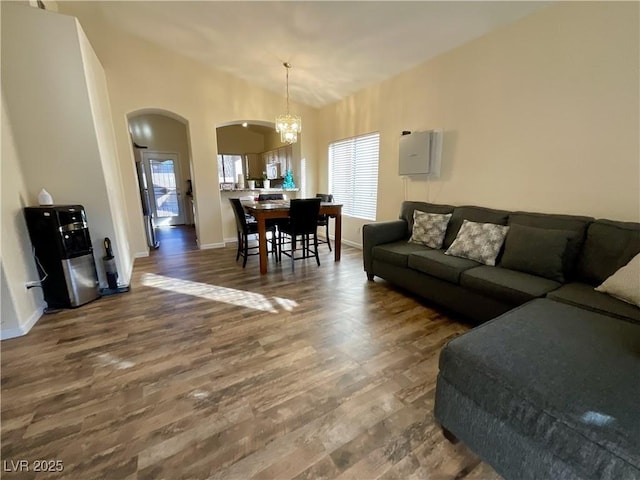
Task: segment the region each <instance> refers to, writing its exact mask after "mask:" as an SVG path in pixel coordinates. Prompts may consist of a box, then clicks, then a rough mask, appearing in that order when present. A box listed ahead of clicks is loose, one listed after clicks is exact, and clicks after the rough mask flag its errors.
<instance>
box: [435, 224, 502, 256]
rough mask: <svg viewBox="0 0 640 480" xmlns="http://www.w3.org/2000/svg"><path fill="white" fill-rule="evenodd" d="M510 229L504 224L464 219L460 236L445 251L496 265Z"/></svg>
mask: <svg viewBox="0 0 640 480" xmlns="http://www.w3.org/2000/svg"><path fill="white" fill-rule="evenodd" d="M508 231H509V227H507V226H504V225H496V224H494V223H475V222H470V221H469V220H464V221H463V222H462V227H460V231H459V232H458V236H457V237H456V239H455V240H454V241H453V243H452V244H451V246H450V247H449V248H448V249H447V251H446V252H444V253H445V254H446V255H455V256H456V257H463V258H468V259H469V260H475V261H477V262H480V263H484V264H485V265H495V264H496V258H497V257H498V254H499V253H500V250H501V249H502V245H503V244H504V239H505V237H506V236H507V232H508Z"/></svg>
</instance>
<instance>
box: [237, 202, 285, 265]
mask: <svg viewBox="0 0 640 480" xmlns="http://www.w3.org/2000/svg"><path fill="white" fill-rule="evenodd" d="M229 201H230V202H231V206H232V207H233V215H234V217H235V219H236V230H237V231H238V251H237V253H236V261H238V259H239V258H240V257H241V256H242V258H243V260H242V268H244V267H246V265H247V257H248V256H249V255H259V254H260V251H259V245H256V246H253V247H250V246H249V235H257V234H258V223H257V222H256V221H255V219H254V220H253V221H251V220H249V219H248V218H247V217H246V216H245V212H244V207H243V206H242V202H241V201H240V199H239V198H230V199H229ZM267 232H270V233H271V240H270V241H271V252H272V253H273V254H274V255H275V254H277V250H276V229H275V227H274V226H269V225H267Z"/></svg>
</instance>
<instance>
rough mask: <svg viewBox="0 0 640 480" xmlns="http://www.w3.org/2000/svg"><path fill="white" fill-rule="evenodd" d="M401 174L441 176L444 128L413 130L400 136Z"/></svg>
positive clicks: (399, 169) (399, 168) (399, 167)
mask: <svg viewBox="0 0 640 480" xmlns="http://www.w3.org/2000/svg"><path fill="white" fill-rule="evenodd" d="M399 153H400V155H399V162H398V174H399V175H407V176H413V175H428V176H429V177H436V178H437V177H438V176H440V163H441V159H442V130H429V131H426V132H413V133H410V134H408V135H403V136H401V137H400V152H399Z"/></svg>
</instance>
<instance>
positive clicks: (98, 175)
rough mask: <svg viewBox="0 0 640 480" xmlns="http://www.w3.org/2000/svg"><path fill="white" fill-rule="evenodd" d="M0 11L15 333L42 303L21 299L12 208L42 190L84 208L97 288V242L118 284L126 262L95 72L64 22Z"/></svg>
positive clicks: (35, 13) (52, 16)
mask: <svg viewBox="0 0 640 480" xmlns="http://www.w3.org/2000/svg"><path fill="white" fill-rule="evenodd" d="M0 8H1V11H2V95H3V105H2V107H3V119H2V135H3V151H2V184H3V192H2V201H3V205H2V208H3V212H2V213H3V215H2V230H3V239H4V240H6V242H4V243H5V245H4V248H3V262H2V268H3V275H4V277H5V279H6V282H7V290H8V291H9V292H10V294H11V295H12V303H13V310H14V311H15V316H16V320H17V328H18V330H19V332H18V334H20V333H25V332H26V331H28V329H29V328H30V326H31V325H32V324H33V323H35V321H36V320H37V319H38V318H39V313H40V312H41V308H40V307H41V298H42V297H41V296H40V294H39V293H38V290H37V289H31V290H29V291H28V292H27V291H26V290H25V285H24V284H25V282H26V281H29V280H37V274H36V272H35V267H34V263H33V257H32V254H31V244H30V241H29V236H28V233H27V231H26V227H25V225H24V220H23V216H22V211H21V209H22V208H23V207H24V206H28V205H37V203H38V202H37V195H38V192H39V191H40V190H41V189H42V188H46V189H47V190H48V191H49V192H50V193H51V195H52V196H53V199H54V201H55V202H56V203H58V204H72V203H81V204H83V205H84V206H85V208H86V211H87V219H88V223H89V228H90V231H91V239H92V242H93V247H94V257H95V259H96V267H97V270H98V274H99V276H100V278H101V280H102V284H103V285H105V286H106V279H105V277H104V275H103V266H102V261H101V258H102V255H103V243H102V239H103V238H104V237H109V238H111V239H112V241H114V253H115V255H116V262H117V266H118V271H119V273H120V279H121V281H122V283H128V282H129V276H130V273H131V272H130V270H131V268H132V265H133V263H132V258H131V254H130V251H129V245H128V237H129V234H128V232H127V225H126V222H125V217H124V216H123V215H122V210H123V205H124V202H123V198H122V189H121V184H120V178H121V175H120V173H119V171H118V164H117V162H116V159H115V155H114V151H115V147H114V138H113V131H112V123H111V113H110V111H109V110H110V109H109V99H108V97H107V91H106V80H105V77H104V71H103V70H102V66H101V65H100V63H99V61H98V59H97V57H96V56H95V54H94V53H93V52H92V50H91V46H90V45H89V44H88V43H87V41H86V39H85V38H84V37H83V35H82V31H81V30H80V29H79V25H78V23H77V21H76V20H75V19H74V18H71V17H68V16H64V15H59V14H56V13H53V12H49V11H43V10H40V9H37V8H32V7H30V6H29V5H28V4H27V3H13V2H2V4H1V5H0ZM5 185H6V189H5V188H4V187H5ZM5 232H9V233H5ZM3 335H4V334H3Z"/></svg>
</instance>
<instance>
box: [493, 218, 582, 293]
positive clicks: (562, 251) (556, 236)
mask: <svg viewBox="0 0 640 480" xmlns="http://www.w3.org/2000/svg"><path fill="white" fill-rule="evenodd" d="M575 236H576V233H575V232H571V231H569V230H552V229H548V228H537V227H527V226H525V225H517V224H514V225H511V229H510V230H509V235H507V239H506V241H505V244H504V254H503V255H502V262H501V263H500V266H501V267H504V268H509V269H511V270H519V271H521V272H526V273H531V274H533V275H538V276H540V277H544V278H548V279H550V280H555V281H556V282H564V281H565V278H564V265H565V256H566V251H567V245H568V244H569V241H570V240H571V239H572V238H574V237H575Z"/></svg>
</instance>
